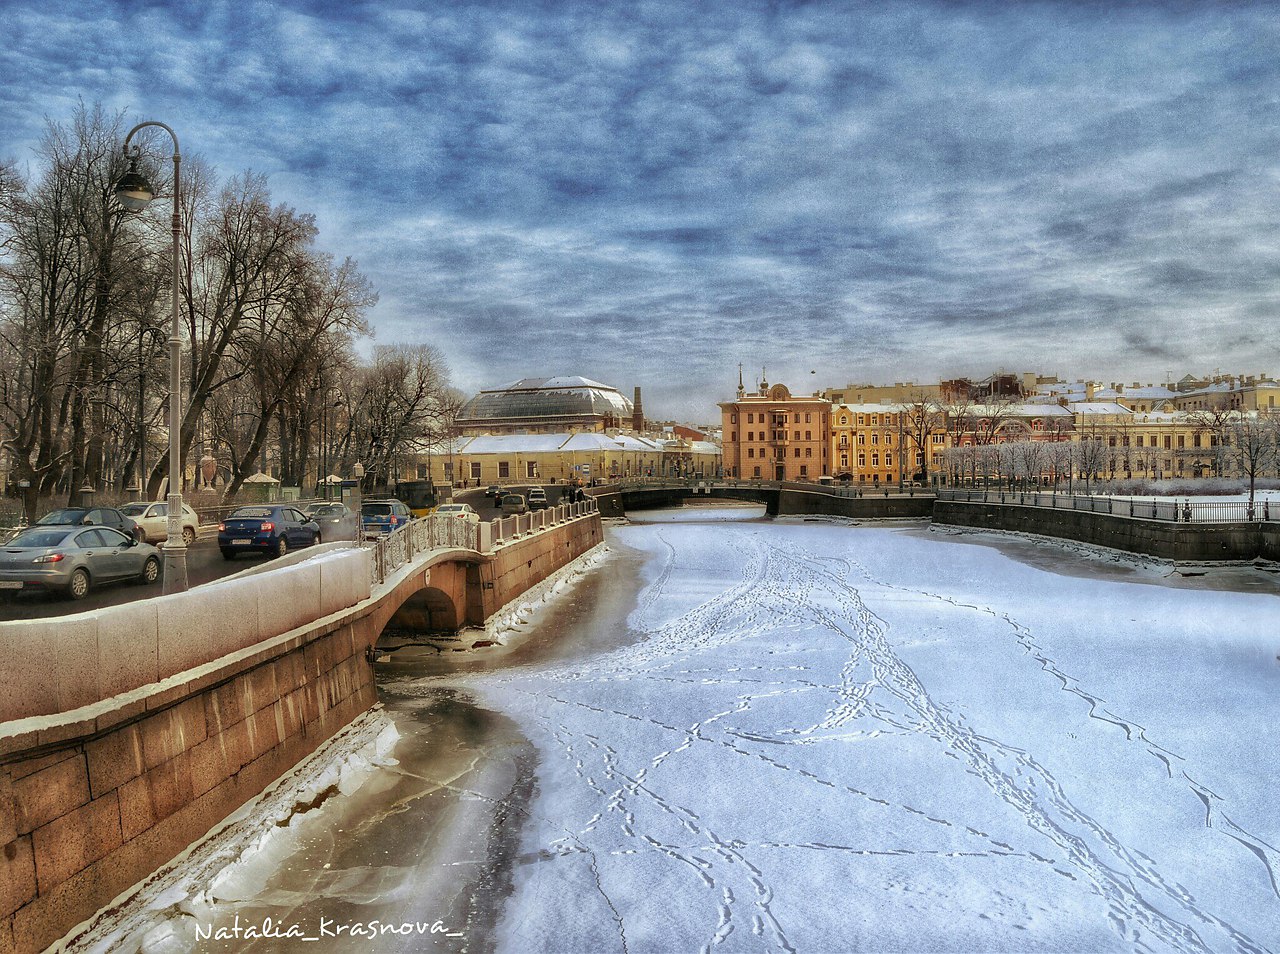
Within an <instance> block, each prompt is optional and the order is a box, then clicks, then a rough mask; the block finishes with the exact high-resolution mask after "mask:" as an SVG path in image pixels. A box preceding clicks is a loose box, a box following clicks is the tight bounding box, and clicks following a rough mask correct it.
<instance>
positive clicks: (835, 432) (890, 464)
mask: <svg viewBox="0 0 1280 954" xmlns="http://www.w3.org/2000/svg"><path fill="white" fill-rule="evenodd" d="M831 461H832V472H833V473H834V475H835V476H836V478H837V479H840V480H848V481H850V482H852V483H855V484H864V485H867V484H869V485H871V486H876V487H878V486H882V485H883V486H888V485H890V484H893V485H896V484H897V483H898V480H899V476H900V475H901V474H904V473H905V474H907V475H908V476H910V475H911V474H913V473H915V471H916V470H917V469H918V467H917V466H916V463H917V461H916V447H915V443H914V442H913V441H912V440H911V436H910V434H909V433H908V432H907V421H906V419H905V416H904V415H903V413H902V411H901V410H900V409H899V408H898V407H896V406H894V405H890V404H836V405H833V406H832V408H831Z"/></svg>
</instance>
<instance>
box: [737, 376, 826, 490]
mask: <svg viewBox="0 0 1280 954" xmlns="http://www.w3.org/2000/svg"><path fill="white" fill-rule="evenodd" d="M720 417H721V433H722V435H723V437H722V439H723V445H724V475H725V476H726V477H735V478H745V479H759V480H814V479H816V478H818V477H822V476H830V474H831V460H830V456H829V453H830V446H831V441H830V428H831V402H830V401H827V400H826V399H825V398H822V397H816V396H815V397H793V396H792V394H791V392H790V391H789V390H788V389H787V387H786V386H785V385H782V384H775V385H772V386H770V385H769V384H768V383H767V382H762V383H761V385H760V390H759V392H758V393H756V394H747V393H745V391H744V390H743V388H742V384H741V382H739V385H738V397H737V400H734V401H727V402H724V403H722V404H721V405H720Z"/></svg>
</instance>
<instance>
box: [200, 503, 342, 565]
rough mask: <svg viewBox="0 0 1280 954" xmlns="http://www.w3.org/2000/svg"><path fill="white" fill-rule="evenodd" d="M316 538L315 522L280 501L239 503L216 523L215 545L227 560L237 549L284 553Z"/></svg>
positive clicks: (308, 544)
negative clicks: (252, 504)
mask: <svg viewBox="0 0 1280 954" xmlns="http://www.w3.org/2000/svg"><path fill="white" fill-rule="evenodd" d="M319 539H320V525H319V524H318V523H316V522H315V521H314V520H312V519H311V518H310V517H308V516H306V515H305V514H304V513H302V511H300V510H297V509H295V508H293V507H289V506H285V505H283V504H263V505H261V506H255V507H241V508H240V509H238V510H236V511H235V512H234V513H232V514H231V515H230V516H229V517H227V518H226V519H225V520H223V521H222V522H221V523H219V524H218V549H219V550H221V551H222V556H223V558H224V559H227V560H230V559H232V558H233V557H234V556H235V555H236V554H237V553H265V554H268V555H272V556H284V555H285V554H286V553H288V552H289V550H291V549H293V548H294V547H307V546H311V544H313V543H315V542H316V541H318V540H319Z"/></svg>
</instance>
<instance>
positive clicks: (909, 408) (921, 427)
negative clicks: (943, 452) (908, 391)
mask: <svg viewBox="0 0 1280 954" xmlns="http://www.w3.org/2000/svg"><path fill="white" fill-rule="evenodd" d="M897 412H898V414H899V415H901V418H902V426H903V433H904V434H905V436H906V437H907V438H908V439H910V441H911V443H912V444H914V445H915V448H916V457H917V464H918V470H916V471H915V472H914V474H913V477H912V479H913V480H919V481H920V482H921V483H923V484H926V485H927V484H928V483H929V463H930V461H929V456H930V454H931V452H932V451H931V449H932V443H933V442H932V435H934V434H936V433H945V430H946V413H945V411H944V410H943V407H942V405H941V404H939V403H938V401H937V399H936V398H933V397H930V396H929V395H928V394H925V393H924V392H922V391H921V392H917V393H916V394H914V395H912V397H911V399H910V400H909V401H908V402H907V403H905V404H901V405H899V406H898V408H897ZM909 462H910V461H908V463H909Z"/></svg>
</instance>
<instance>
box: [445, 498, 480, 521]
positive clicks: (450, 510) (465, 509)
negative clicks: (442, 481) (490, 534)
mask: <svg viewBox="0 0 1280 954" xmlns="http://www.w3.org/2000/svg"><path fill="white" fill-rule="evenodd" d="M436 513H442V514H444V515H445V516H446V517H457V518H458V519H459V520H465V521H467V522H468V523H479V522H480V514H478V513H476V512H475V510H474V509H472V507H471V504H464V503H445V504H441V505H440V506H438V507H436Z"/></svg>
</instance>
